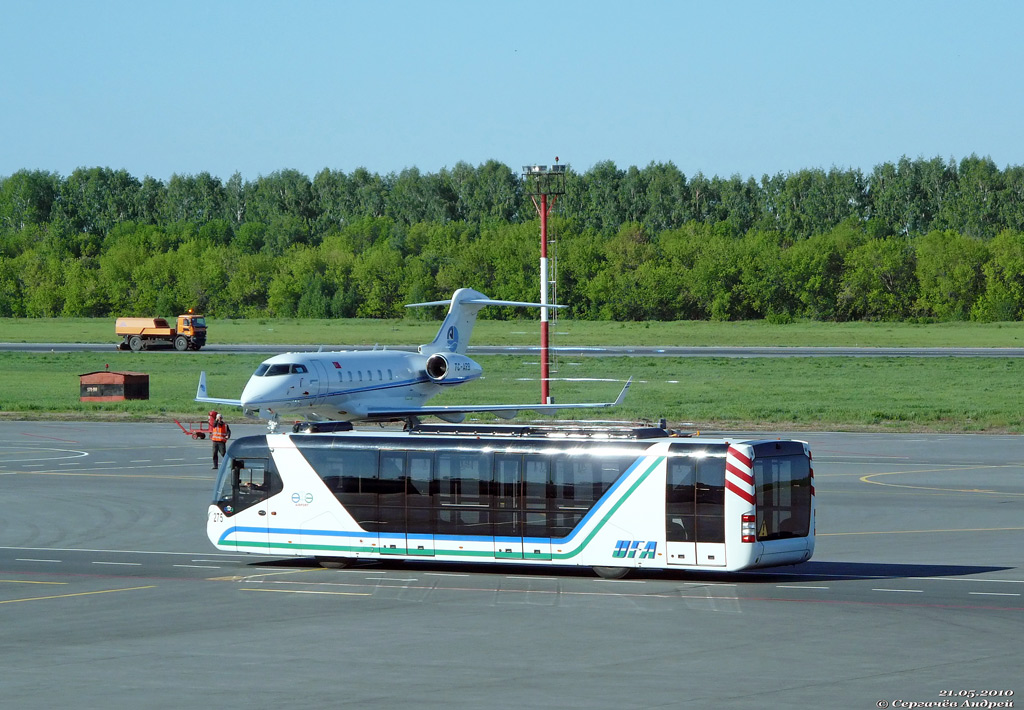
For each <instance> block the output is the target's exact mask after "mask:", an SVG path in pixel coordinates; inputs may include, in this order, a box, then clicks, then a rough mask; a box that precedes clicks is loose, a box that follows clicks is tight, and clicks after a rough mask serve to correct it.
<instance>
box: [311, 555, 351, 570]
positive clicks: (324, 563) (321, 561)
mask: <svg viewBox="0 0 1024 710" xmlns="http://www.w3.org/2000/svg"><path fill="white" fill-rule="evenodd" d="M316 563H317V564H318V565H320V566H321V567H327V568H328V569H342V568H344V567H348V566H349V565H350V564H352V559H351V558H349V557H317V558H316Z"/></svg>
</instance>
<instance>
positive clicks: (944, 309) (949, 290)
mask: <svg viewBox="0 0 1024 710" xmlns="http://www.w3.org/2000/svg"><path fill="white" fill-rule="evenodd" d="M915 251H916V254H915V256H916V262H917V283H918V289H919V291H918V298H917V308H918V310H919V311H920V312H922V313H925V314H928V315H932V316H935V317H936V318H939V319H941V320H966V319H967V318H968V317H969V316H970V314H971V309H972V308H973V307H974V304H975V302H976V301H977V300H978V298H979V297H980V296H981V294H982V292H983V291H984V288H985V279H984V271H983V267H984V264H985V262H986V261H987V260H988V249H987V248H986V247H985V245H984V244H983V243H982V242H981V241H979V240H977V239H972V238H971V237H966V236H964V235H962V234H959V233H957V232H954V231H944V232H939V231H934V232H929V233H928V234H926V235H924V236H923V237H920V238H919V239H917V240H916V241H915Z"/></svg>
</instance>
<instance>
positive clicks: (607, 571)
mask: <svg viewBox="0 0 1024 710" xmlns="http://www.w3.org/2000/svg"><path fill="white" fill-rule="evenodd" d="M594 571H595V572H596V573H597V576H598V577H601V578H603V579H622V578H623V577H625V576H626V575H627V574H629V567H595V568H594Z"/></svg>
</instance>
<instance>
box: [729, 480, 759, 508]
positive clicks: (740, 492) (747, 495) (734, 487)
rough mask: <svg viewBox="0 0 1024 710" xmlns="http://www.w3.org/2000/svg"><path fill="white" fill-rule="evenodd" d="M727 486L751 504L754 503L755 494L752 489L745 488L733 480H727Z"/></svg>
mask: <svg viewBox="0 0 1024 710" xmlns="http://www.w3.org/2000/svg"><path fill="white" fill-rule="evenodd" d="M725 488H726V490H730V491H732V492H733V493H735V494H736V495H738V496H739V497H740V498H742V499H743V500H745V501H747V502H748V503H750V504H751V505H754V494H753V493H751V492H750V491H745V490H743V489H742V488H740V487H739V486H737V485H736V484H735V483H733V482H732V481H726V482H725Z"/></svg>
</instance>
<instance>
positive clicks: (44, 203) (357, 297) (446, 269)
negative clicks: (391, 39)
mask: <svg viewBox="0 0 1024 710" xmlns="http://www.w3.org/2000/svg"><path fill="white" fill-rule="evenodd" d="M529 190H530V187H529V185H528V184H527V183H525V182H524V180H523V179H522V178H521V177H520V176H519V175H518V174H517V173H516V172H514V171H513V170H512V169H511V168H509V167H508V166H506V165H503V164H501V163H499V162H497V161H489V162H487V163H484V164H481V165H479V166H475V167H474V166H471V165H468V164H466V163H458V164H456V165H455V167H454V168H451V169H447V168H446V169H443V170H441V171H439V172H438V173H421V172H420V171H419V170H418V169H416V168H409V169H406V170H403V171H402V172H401V173H397V174H395V173H391V174H388V175H384V176H382V175H379V174H375V173H370V172H369V171H367V170H365V169H363V168H360V169H357V170H355V171H353V172H352V173H344V172H341V171H334V170H327V169H325V170H322V171H321V172H319V173H318V174H317V175H316V176H314V178H313V179H312V180H310V179H309V178H308V177H306V176H305V175H303V174H301V173H300V172H298V171H294V170H283V171H279V172H275V173H272V174H271V175H267V176H261V177H259V178H257V179H256V180H253V181H245V180H243V179H242V177H241V176H240V175H238V174H235V175H233V176H232V177H231V178H230V179H228V180H227V181H226V182H222V181H221V180H220V179H219V178H216V177H214V176H211V175H210V174H208V173H200V174H199V175H173V176H172V177H171V178H170V179H169V180H168V181H167V182H166V183H165V182H163V181H160V180H156V179H154V178H151V177H148V176H147V177H145V178H144V179H142V180H139V179H137V178H135V177H133V176H131V175H130V174H128V173H127V172H126V171H123V170H112V169H110V168H82V169H79V170H76V171H74V172H73V173H72V174H71V175H69V176H67V177H61V176H59V175H57V174H54V173H50V172H45V171H28V170H22V171H19V172H16V173H14V174H12V175H10V176H8V177H6V178H0V316H16V317H41V316H61V315H63V316H113V315H132V314H136V315H171V314H173V313H176V312H180V311H182V310H184V309H187V308H194V309H197V310H198V311H202V312H205V313H207V314H208V315H210V316H213V317H263V316H271V317H294V316H297V317H319V318H325V317H351V316H361V317H395V316H400V315H403V314H404V312H405V310H404V309H403V308H402V305H403V304H404V303H408V302H414V301H424V300H439V299H444V298H447V297H448V296H449V295H450V294H451V292H452V291H453V290H454V289H456V288H459V287H462V286H471V287H474V288H477V289H479V290H481V291H484V292H485V293H487V294H488V295H490V296H492V297H494V298H505V299H510V300H521V299H523V298H536V297H537V295H538V293H539V286H538V279H539V274H538V271H539V269H538V257H539V226H538V219H537V212H536V208H535V206H534V204H533V202H532V201H531V197H530V195H529ZM550 236H551V238H552V244H551V252H552V253H553V254H554V255H555V261H556V264H557V267H556V268H557V286H556V288H557V291H556V296H557V300H558V301H559V302H560V303H564V304H567V305H568V306H569V309H568V313H567V315H569V316H570V317H573V318H583V319H616V320H647V319H662V320H673V319H709V318H711V319H747V318H769V319H778V320H786V319H790V318H812V319H819V320H857V319H913V318H924V319H941V320H960V319H977V320H1017V319H1021V318H1022V317H1024V168H1021V167H1008V168H1006V169H1004V170H1000V169H999V168H998V167H996V165H995V164H994V163H993V162H992V160H991V159H989V158H978V157H976V156H971V157H969V158H965V159H963V160H961V161H959V163H958V162H956V161H953V160H949V161H943V160H941V159H938V158H935V159H931V160H925V159H917V160H911V159H908V158H902V159H901V160H899V161H898V162H896V163H885V164H882V165H879V166H876V167H875V168H874V170H873V171H872V172H871V173H870V174H867V175H865V174H863V173H861V171H859V170H854V169H844V170H840V169H836V168H833V169H830V170H828V171H824V170H814V169H809V170H801V171H798V172H795V173H788V174H777V175H775V176H767V175H765V176H763V177H762V178H761V180H760V181H756V180H754V179H753V178H749V179H746V180H744V179H742V178H740V177H739V176H733V177H731V178H728V179H723V178H718V177H713V178H705V177H704V176H703V175H702V174H700V173H697V174H695V175H693V176H690V177H687V176H686V175H684V174H683V173H682V171H680V170H679V169H678V168H676V167H675V166H674V165H673V164H672V163H651V164H650V165H648V166H646V167H644V168H636V167H635V166H634V167H630V168H629V169H627V170H621V169H619V168H617V167H616V166H615V164H614V163H612V162H610V161H606V162H602V163H598V164H597V165H595V166H594V167H592V168H591V169H590V170H588V171H587V172H585V173H576V172H574V171H573V170H572V169H571V168H570V169H569V170H567V172H566V178H565V194H564V195H562V196H560V197H559V199H558V201H557V209H556V213H555V215H554V217H553V218H552V220H551V234H550ZM531 294H532V295H531ZM507 315H509V314H508V313H503V312H501V310H499V311H498V312H497V313H495V314H492V316H495V317H506V316H507Z"/></svg>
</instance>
